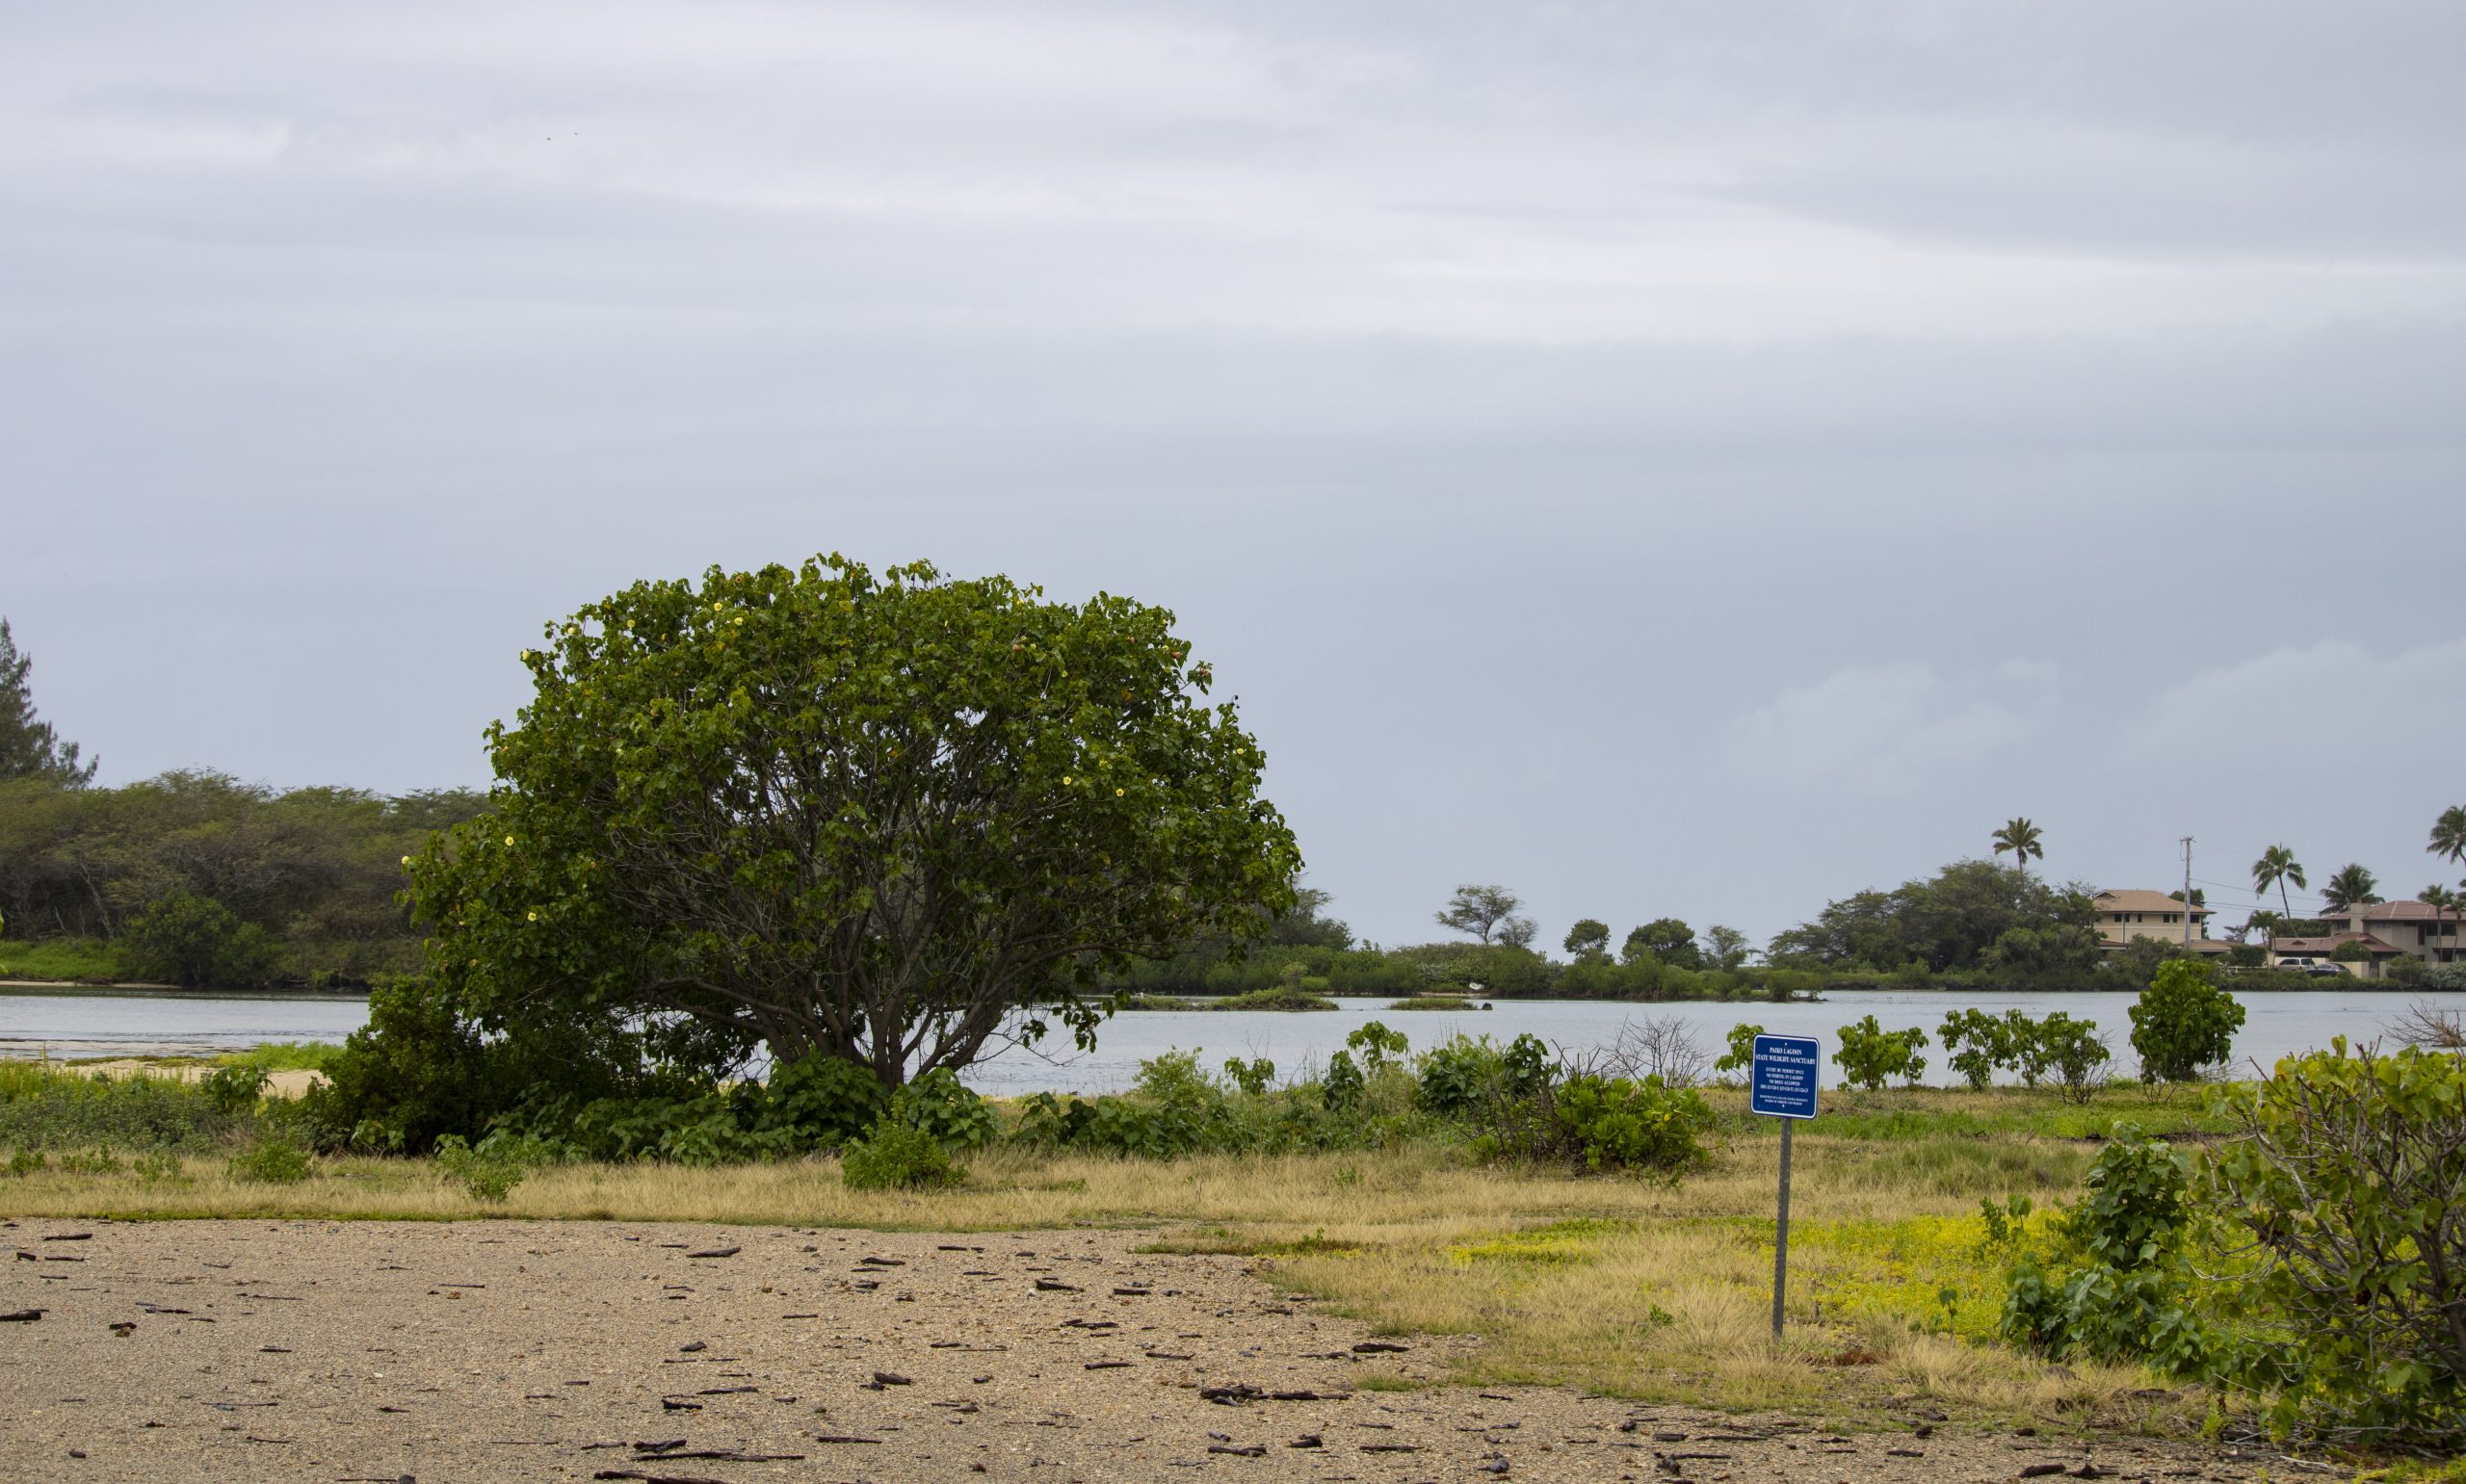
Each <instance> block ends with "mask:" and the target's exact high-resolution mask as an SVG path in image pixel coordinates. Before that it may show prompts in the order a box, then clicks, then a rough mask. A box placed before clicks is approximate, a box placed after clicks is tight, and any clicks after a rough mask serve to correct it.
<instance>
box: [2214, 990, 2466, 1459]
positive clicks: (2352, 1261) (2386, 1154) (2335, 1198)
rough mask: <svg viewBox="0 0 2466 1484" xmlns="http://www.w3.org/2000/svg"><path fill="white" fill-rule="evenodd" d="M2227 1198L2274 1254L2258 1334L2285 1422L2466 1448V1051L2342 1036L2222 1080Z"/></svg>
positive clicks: (2287, 1428) (2336, 1435)
mask: <svg viewBox="0 0 2466 1484" xmlns="http://www.w3.org/2000/svg"><path fill="white" fill-rule="evenodd" d="M2222 1102H2223V1105H2224V1107H2225V1109H2226V1111H2227V1112H2229V1113H2230V1114H2231V1115H2232V1116H2233V1117H2234V1118H2235V1120H2236V1121H2237V1123H2238V1124H2239V1125H2240V1126H2241V1128H2242V1132H2243V1137H2242V1138H2240V1139H2237V1140H2235V1141H2234V1142H2232V1143H2229V1144H2227V1145H2226V1146H2224V1148H2223V1149H2222V1150H2221V1151H2220V1152H2219V1154H2218V1156H2217V1159H2216V1160H2215V1162H2214V1165H2213V1169H2214V1172H2215V1173H2214V1179H2215V1182H2216V1190H2217V1197H2218V1204H2219V1207H2220V1210H2221V1211H2222V1212H2223V1214H2224V1215H2225V1216H2226V1217H2227V1219H2229V1220H2230V1221H2232V1222H2234V1223H2237V1224H2240V1225H2241V1226H2242V1227H2243V1229H2244V1231H2245V1232H2246V1233H2247V1234H2248V1236H2249V1237H2250V1239H2251V1240H2252V1241H2254V1242H2256V1243H2258V1244H2259V1246H2260V1248H2261V1249H2262V1250H2263V1251H2264V1252H2265V1253H2266V1254H2267V1255H2268V1257H2269V1262H2267V1263H2264V1264H2262V1266H2261V1267H2260V1270H2259V1272H2258V1274H2257V1276H2256V1277H2255V1278H2254V1279H2253V1287H2254V1294H2253V1297H2254V1299H2255V1301H2256V1302H2255V1307H2256V1308H2257V1309H2259V1310H2260V1311H2262V1312H2264V1313H2267V1314H2269V1315H2273V1316H2275V1317H2277V1318H2278V1319H2279V1320H2280V1321H2281V1322H2282V1324H2283V1327H2284V1328H2283V1333H2282V1336H2281V1337H2280V1338H2277V1339H2275V1340H2273V1341H2265V1342H2262V1343H2260V1344H2258V1345H2256V1346H2255V1350H2254V1355H2253V1359H2252V1364H2251V1375H2250V1379H2251V1380H2253V1381H2255V1382H2271V1383H2274V1384H2275V1385H2276V1387H2277V1390H2278V1401H2277V1405H2276V1409H2275V1413H2274V1416H2273V1422H2274V1424H2275V1427H2276V1429H2277V1431H2278V1432H2280V1433H2281V1434H2290V1433H2301V1434H2311V1435H2314V1436H2318V1437H2322V1438H2324V1439H2328V1440H2332V1441H2344V1442H2364V1443H2370V1444H2373V1445H2382V1446H2386V1445H2401V1446H2408V1447H2430V1448H2438V1449H2441V1450H2444V1451H2452V1452H2453V1451H2455V1450H2457V1449H2458V1448H2460V1447H2461V1446H2466V1324H2461V1323H2460V1321H2459V1318H2458V1315H2461V1314H2466V1204H2461V1202H2460V1201H2459V1199H2458V1191H2459V1190H2460V1189H2461V1188H2466V1056H2461V1055H2460V1054H2457V1053H2454V1052H2430V1051H2418V1050H2413V1049H2407V1050H2404V1051H2400V1052H2397V1053H2395V1054H2389V1055H2380V1054H2375V1053H2374V1052H2373V1051H2371V1050H2369V1049H2367V1050H2363V1051H2354V1052H2350V1051H2349V1050H2348V1046H2347V1043H2346V1041H2345V1039H2344V1038H2343V1037H2341V1038H2339V1039H2338V1040H2337V1041H2335V1042H2333V1043H2332V1049H2331V1050H2330V1051H2327V1052H2322V1053H2318V1054H2313V1055H2309V1056H2304V1057H2300V1058H2295V1057H2289V1058H2287V1059H2286V1060H2284V1061H2281V1062H2279V1063H2278V1066H2277V1069H2276V1070H2275V1072H2274V1073H2273V1074H2272V1075H2271V1076H2270V1077H2269V1078H2268V1079H2267V1080H2263V1081H2260V1082H2255V1083H2245V1084H2241V1085H2237V1086H2234V1087H2231V1088H2229V1089H2227V1090H2226V1092H2225V1094H2224V1097H2223V1099H2222Z"/></svg>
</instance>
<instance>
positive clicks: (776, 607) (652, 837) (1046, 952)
mask: <svg viewBox="0 0 2466 1484" xmlns="http://www.w3.org/2000/svg"><path fill="white" fill-rule="evenodd" d="M524 663H525V664H527V665H528V666H529V667H530V670H531V674H532V680H533V683H534V686H535V688H536V689H535V694H534V697H533V699H532V701H531V704H530V705H529V706H527V707H525V708H524V709H523V711H522V713H521V714H520V716H519V717H518V718H517V721H516V724H515V725H513V726H512V727H507V726H504V725H502V724H500V725H498V726H496V727H492V728H491V729H490V732H489V743H490V755H491V760H492V763H493V766H494V768H495V769H496V773H497V777H498V780H499V781H498V785H497V788H496V789H495V791H494V792H493V793H492V794H491V795H490V801H489V807H488V810H487V812H486V813H485V814H484V815H482V816H481V817H480V818H479V819H477V820H473V821H472V822H471V823H470V824H468V825H466V826H464V827H462V828H459V829H458V830H456V831H454V832H452V833H451V835H450V836H448V837H446V838H444V839H442V840H439V841H437V842H435V843H433V845H432V846H430V847H429V848H428V849H426V850H425V851H423V852H422V853H421V854H420V855H419V856H418V857H417V858H416V859H415V860H414V862H413V863H412V867H411V872H410V878H411V894H412V898H413V900H414V903H415V905H416V907H417V910H418V912H419V913H420V915H421V917H422V919H423V920H424V921H425V922H426V923H428V924H431V927H432V930H433V965H434V972H435V975H436V977H437V979H438V981H439V984H440V986H441V988H442V989H443V991H444V992H445V993H446V994H448V995H450V996H451V997H453V998H454V999H455V1001H456V1002H458V1003H459V1004H460V1005H462V1006H463V1007H464V1008H465V1010H466V1011H467V1012H468V1013H470V1014H472V1015H473V1016H474V1017H476V1018H477V1019H478V1020H480V1022H481V1023H482V1024H484V1025H488V1026H491V1027H505V1026H519V1025H521V1024H522V1023H524V1022H525V1021H527V1020H531V1019H535V1018H547V1019H552V1020H554V1021H556V1022H559V1023H561V1024H564V1025H566V1026H570V1025H571V1024H572V1023H574V1022H576V1021H578V1020H579V1021H583V1022H588V1023H590V1024H593V1025H596V1026H599V1027H601V1028H605V1029H606V1030H607V1031H608V1033H610V1034H612V1035H617V1034H621V1035H627V1036H631V1037H633V1038H634V1044H637V1045H640V1046H643V1047H644V1048H645V1049H646V1050H647V1051H648V1052H649V1053H650V1054H653V1055H656V1056H661V1057H668V1058H673V1059H678V1060H681V1061H687V1062H692V1063H694V1064H698V1065H725V1064H730V1063H731V1062H732V1061H733V1060H736V1059H741V1058H742V1057H744V1056H745V1055H747V1054H749V1053H750V1051H751V1050H752V1048H753V1047H755V1046H756V1045H766V1046H767V1047H768V1048H769V1049H770V1050H771V1052H772V1053H773V1054H774V1056H776V1057H778V1058H779V1059H780V1060H782V1061H790V1060H796V1059H798V1058H800V1057H802V1056H805V1055H807V1054H811V1053H816V1052H820V1053H825V1054H829V1055H833V1056H838V1057H843V1058H846V1059H848V1060H850V1061H853V1062H856V1063H858V1064H860V1065H863V1066H865V1067H868V1068H870V1069H871V1070H872V1071H873V1073H874V1075H875V1076H876V1077H877V1078H878V1079H879V1080H882V1081H884V1082H886V1083H895V1082H898V1081H901V1080H905V1078H907V1077H910V1076H913V1075H915V1074H918V1073H921V1072H924V1071H927V1070H931V1069H932V1068H935V1067H953V1068H958V1067H963V1066H965V1065H967V1064H969V1063H970V1062H972V1061H974V1060H977V1059H979V1058H980V1057H981V1056H982V1055H983V1054H984V1053H985V1048H986V1047H987V1045H988V1044H990V1043H995V1042H997V1040H998V1039H1001V1038H1007V1037H1010V1036H1014V1035H1015V1036H1018V1037H1021V1038H1024V1039H1034V1038H1036V1037H1037V1036H1040V1035H1042V1034H1043V1033H1044V1032H1045V1030H1046V1028H1047V1019H1046V1017H1048V1016H1051V1017H1055V1018H1058V1019H1059V1020H1061V1021H1062V1023H1063V1024H1064V1025H1065V1026H1067V1027H1068V1028H1071V1029H1072V1031H1073V1032H1074V1033H1075V1034H1076V1035H1077V1036H1078V1037H1079V1038H1080V1039H1081V1040H1082V1041H1083V1042H1085V1041H1087V1040H1089V1038H1091V1036H1092V1031H1093V1027H1094V1025H1095V1024H1096V1022H1097V1021H1098V1020H1099V1019H1100V1018H1101V1015H1102V1013H1103V1010H1102V1002H1101V1000H1100V999H1098V998H1097V997H1095V996H1093V995H1091V994H1090V993H1089V990H1090V988H1091V986H1093V985H1094V984H1095V983H1096V981H1097V980H1098V978H1099V977H1100V976H1102V975H1104V974H1106V973H1108V972H1117V971H1119V970H1120V969H1122V968H1124V967H1126V966H1127V965H1128V964H1129V963H1131V962H1132V961H1133V960H1134V959H1137V958H1140V957H1152V956H1161V955H1168V954H1170V953H1172V952H1174V951H1175V950H1178V949H1179V948H1180V947H1182V946H1183V945H1186V944H1189V943H1191V942H1193V941H1194V940H1196V939H1199V938H1202V937H1207V936H1211V935H1220V936H1223V937H1226V938H1229V939H1232V940H1235V941H1242V940H1246V939H1254V938H1257V937H1259V936H1262V935H1264V934H1265V933H1266V931H1267V930H1268V927H1269V924H1271V923H1272V921H1273V920H1274V918H1275V917H1276V915H1277V914H1279V913H1282V912H1284V911H1286V910H1288V909H1290V908H1291V907H1292V906H1294V905H1295V895H1294V886H1293V878H1294V875H1295V873H1296V872H1298V870H1299V866H1300V860H1299V850H1298V849H1297V847H1296V846H1295V844H1294V839H1293V835H1292V832H1291V831H1290V830H1288V829H1287V828H1286V827H1285V823H1284V820H1283V818H1282V817H1281V816H1280V815H1279V814H1277V812H1276V811H1275V809H1274V807H1273V806H1272V805H1271V804H1270V803H1269V802H1267V800H1265V799H1264V798H1262V797H1260V796H1259V793H1258V788H1259V777H1260V769H1261V768H1262V766H1263V765H1264V763H1265V757H1264V755H1263V754H1262V753H1261V752H1260V750H1259V747H1258V745H1257V743H1256V742H1254V741H1252V739H1251V738H1250V736H1249V735H1248V734H1247V733H1246V732H1245V731H1243V729H1242V727H1241V726H1240V724H1239V721H1238V718H1237V717H1236V716H1235V712H1234V708H1233V707H1232V706H1231V705H1230V704H1220V705H1215V706H1210V705H1208V704H1206V703H1205V702H1204V701H1203V699H1202V697H1204V695H1205V693H1206V691H1207V690H1208V687H1209V685H1210V682H1211V678H1212V677H1211V675H1210V673H1209V669H1208V667H1207V666H1206V665H1205V664H1194V663H1192V662H1191V661H1190V658H1189V647H1188V646H1187V645H1186V644H1185V643H1184V642H1183V641H1182V640H1181V639H1179V638H1176V637H1175V636H1174V635H1173V633H1172V615H1171V614H1170V613H1168V612H1165V611H1164V610H1161V609H1156V608H1149V607H1145V606H1143V605H1141V604H1139V603H1136V602H1134V601H1132V600H1130V599H1128V598H1123V597H1116V596H1113V595H1110V594H1098V595H1097V596H1096V597H1094V598H1092V599H1090V600H1089V601H1088V602H1086V603H1083V604H1076V605H1072V604H1063V603H1056V602H1050V601H1046V600H1044V599H1043V598H1042V597H1041V596H1040V595H1039V594H1038V592H1037V591H1036V589H1033V588H1024V587H1021V586H1018V585H1016V584H1013V583H1012V582H1010V580H1009V579H1007V578H1002V577H991V578H985V579H982V580H974V581H958V580H952V579H946V578H944V577H943V576H942V575H941V574H940V573H938V572H936V571H935V570H934V569H933V568H932V567H931V566H930V565H927V564H925V563H921V562H920V563H916V564H913V565H908V566H901V567H893V568H890V569H888V570H886V571H884V572H882V573H881V574H880V575H879V577H877V576H876V575H875V574H873V573H872V572H870V571H868V570H867V569H866V568H865V567H864V566H862V565H860V564H858V563H856V562H853V561H851V560H846V559H844V558H841V557H837V556H832V557H828V558H821V559H816V560H811V561H808V562H806V563H804V564H803V565H802V566H801V567H798V568H789V567H785V566H776V565H774V566H769V567H765V568H763V569H761V570H759V571H755V572H742V573H732V572H727V571H723V570H721V569H718V568H713V569H712V570H710V571H709V572H708V573H706V574H705V576H704V578H703V580H702V582H701V584H700V586H695V585H694V584H692V583H688V582H657V583H642V584H637V585H636V586H632V587H629V588H627V589H625V590H624V591H622V592H619V593H616V595H614V596H612V597H609V598H607V599H605V600H603V601H600V602H597V603H593V604H590V605H588V606H586V607H585V608H583V609H582V610H581V611H579V612H576V613H575V614H574V615H573V616H572V618H571V619H569V620H567V621H565V622H563V623H559V624H554V625H551V626H550V628H549V630H548V643H547V646H546V647H545V648H543V649H538V650H533V651H530V652H528V653H527V654H526V655H525V656H524Z"/></svg>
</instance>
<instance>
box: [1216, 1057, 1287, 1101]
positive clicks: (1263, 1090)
mask: <svg viewBox="0 0 2466 1484" xmlns="http://www.w3.org/2000/svg"><path fill="white" fill-rule="evenodd" d="M1224 1077H1225V1080H1227V1081H1230V1082H1231V1083H1232V1084H1233V1085H1234V1086H1235V1087H1236V1088H1238V1089H1240V1090H1241V1091H1242V1092H1243V1093H1244V1094H1245V1095H1246V1096H1248V1097H1253V1098H1257V1097H1264V1096H1266V1094H1267V1090H1268V1089H1269V1088H1270V1087H1272V1086H1274V1085H1275V1063H1274V1062H1272V1061H1270V1060H1268V1059H1267V1058H1266V1057H1265V1056H1253V1057H1251V1058H1250V1059H1249V1060H1247V1061H1244V1060H1243V1059H1242V1058H1241V1057H1239V1056H1227V1057H1225V1058H1224Z"/></svg>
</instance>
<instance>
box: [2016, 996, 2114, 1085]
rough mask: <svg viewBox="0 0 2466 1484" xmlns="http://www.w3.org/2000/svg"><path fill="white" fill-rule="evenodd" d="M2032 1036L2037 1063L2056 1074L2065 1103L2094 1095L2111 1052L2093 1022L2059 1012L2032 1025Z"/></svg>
mask: <svg viewBox="0 0 2466 1484" xmlns="http://www.w3.org/2000/svg"><path fill="white" fill-rule="evenodd" d="M2031 1034H2032V1043H2033V1054H2034V1059H2035V1062H2036V1064H2038V1065H2041V1066H2043V1067H2045V1068H2046V1070H2048V1071H2051V1072H2053V1073H2054V1074H2055V1079H2056V1081H2057V1082H2058V1083H2059V1085H2061V1087H2062V1088H2063V1096H2064V1098H2065V1099H2066V1100H2067V1101H2069V1102H2073V1103H2086V1102H2088V1101H2089V1100H2090V1099H2091V1098H2092V1097H2094V1096H2096V1095H2097V1091H2098V1087H2099V1085H2100V1084H2101V1083H2102V1082H2103V1081H2104V1080H2106V1070H2105V1069H2106V1064H2107V1060H2108V1058H2109V1057H2111V1056H2112V1054H2113V1053H2112V1052H2110V1051H2109V1050H2108V1049H2107V1042H2106V1038H2105V1037H2104V1036H2101V1035H2100V1034H2098V1023H2097V1022H2096V1021H2091V1020H2074V1019H2073V1018H2072V1017H2071V1016H2069V1015H2066V1014H2064V1013H2063V1012H2062V1011H2061V1010H2058V1011H2056V1012H2055V1013H2053V1014H2051V1015H2049V1016H2047V1018H2046V1019H2044V1020H2042V1021H2039V1022H2038V1023H2037V1024H2036V1025H2035V1026H2033V1028H2032V1030H2031Z"/></svg>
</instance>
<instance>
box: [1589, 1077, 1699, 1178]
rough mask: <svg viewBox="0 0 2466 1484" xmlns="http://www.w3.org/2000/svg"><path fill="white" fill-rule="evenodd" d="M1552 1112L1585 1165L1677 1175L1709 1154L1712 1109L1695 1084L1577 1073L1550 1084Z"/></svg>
mask: <svg viewBox="0 0 2466 1484" xmlns="http://www.w3.org/2000/svg"><path fill="white" fill-rule="evenodd" d="M1550 1112H1551V1116H1552V1118H1553V1119H1554V1120H1555V1121H1556V1122H1557V1124H1558V1127H1559V1129H1560V1130H1561V1133H1562V1134H1563V1136H1564V1138H1565V1140H1566V1142H1567V1144H1568V1145H1569V1146H1570V1149H1571V1152H1572V1153H1573V1154H1575V1155H1576V1156H1577V1157H1578V1158H1580V1159H1582V1160H1583V1162H1584V1166H1585V1168H1587V1169H1588V1170H1594V1171H1602V1170H1651V1171H1658V1172H1661V1173H1664V1174H1668V1175H1676V1174H1679V1173H1681V1172H1683V1171H1686V1170H1691V1169H1694V1168H1696V1167H1698V1166H1699V1165H1701V1164H1703V1163H1704V1162H1705V1161H1706V1160H1707V1159H1709V1158H1710V1156H1709V1155H1708V1154H1707V1153H1706V1152H1705V1150H1704V1146H1703V1143H1702V1137H1703V1134H1704V1133H1705V1131H1706V1130H1708V1129H1709V1128H1711V1127H1712V1122H1713V1110H1712V1108H1711V1106H1708V1105H1707V1104H1706V1103H1705V1102H1704V1099H1703V1096H1702V1095H1701V1094H1700V1093H1697V1092H1696V1091H1695V1090H1694V1089H1692V1088H1673V1087H1668V1086H1665V1085H1664V1084H1663V1082H1662V1080H1661V1079H1660V1078H1659V1077H1646V1078H1644V1079H1642V1080H1628V1079H1626V1078H1600V1077H1573V1078H1569V1079H1568V1080H1566V1081H1564V1082H1562V1083H1561V1084H1560V1085H1559V1086H1558V1087H1556V1088H1554V1089H1552V1091H1551V1095H1550Z"/></svg>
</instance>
